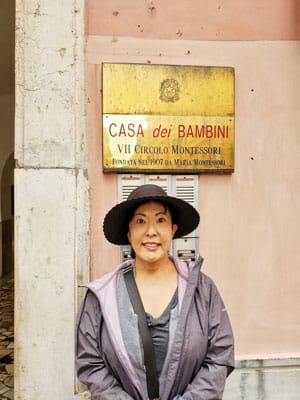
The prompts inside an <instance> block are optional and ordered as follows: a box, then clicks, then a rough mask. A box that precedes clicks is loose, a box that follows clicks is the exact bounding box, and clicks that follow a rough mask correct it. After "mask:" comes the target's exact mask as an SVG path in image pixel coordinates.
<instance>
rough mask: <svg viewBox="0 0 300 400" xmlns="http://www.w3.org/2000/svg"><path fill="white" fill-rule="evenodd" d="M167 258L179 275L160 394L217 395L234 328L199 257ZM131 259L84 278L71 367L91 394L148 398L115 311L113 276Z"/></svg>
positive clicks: (108, 398) (164, 397) (176, 397)
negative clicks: (88, 280) (90, 279)
mask: <svg viewBox="0 0 300 400" xmlns="http://www.w3.org/2000/svg"><path fill="white" fill-rule="evenodd" d="M172 260H173V262H174V263H175V265H176V268H177V271H178V276H179V278H178V310H179V314H178V320H177V325H176V330H175V334H174V335H173V339H172V343H171V345H170V346H169V351H168V353H169V354H168V355H167V357H166V360H167V361H166V363H167V365H165V367H164V370H163V374H164V376H163V378H162V381H163V385H161V386H160V399H161V400H193V399H195V400H219V399H222V395H223V390H224V386H225V380H226V377H227V376H228V375H229V373H230V372H231V371H232V370H233V368H234V348H233V347H234V345H233V334H232V330H231V326H230V321H229V318H228V315H227V312H226V309H225V307H224V304H223V301H222V299H221V297H220V295H219V293H218V290H217V288H216V286H215V284H214V283H213V281H212V280H211V279H210V278H209V277H208V276H206V275H205V274H203V273H202V272H201V265H202V261H203V259H202V258H201V257H200V258H199V259H198V260H197V261H196V262H195V263H189V264H187V263H185V262H183V261H181V260H179V259H177V258H172ZM133 262H134V261H133V260H129V261H126V262H125V263H123V264H121V265H120V266H119V267H118V268H117V269H116V270H115V271H113V272H112V273H109V274H106V275H105V276H103V277H102V278H100V279H98V280H96V281H94V282H91V283H90V284H88V285H87V288H88V289H89V290H88V292H87V295H86V297H85V300H84V302H83V304H82V306H81V309H80V310H79V313H78V318H77V340H76V368H77V374H78V378H79V380H80V381H82V382H83V383H84V384H86V385H87V386H88V388H89V390H90V391H91V395H92V400H129V399H131V400H146V399H147V398H148V397H147V394H146V393H145V389H144V385H143V384H142V382H141V379H140V374H139V373H138V372H137V371H136V369H135V368H134V366H133V365H132V363H131V360H130V358H129V356H128V353H127V351H126V343H124V341H123V337H122V331H121V326H120V319H119V313H118V311H119V309H118V300H117V287H118V282H119V279H120V277H121V276H122V269H124V268H126V267H128V265H129V264H131V263H133ZM170 337H171V335H170ZM160 382H161V380H160Z"/></svg>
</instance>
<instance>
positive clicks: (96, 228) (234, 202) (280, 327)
mask: <svg viewBox="0 0 300 400" xmlns="http://www.w3.org/2000/svg"><path fill="white" fill-rule="evenodd" d="M135 3H136V5H135ZM182 3H183V2H179V1H175V2H173V3H172V4H173V7H172V10H168V9H167V8H166V5H164V4H163V5H162V6H159V8H157V7H158V6H155V7H156V8H155V11H151V12H150V10H148V9H149V7H151V4H152V3H151V2H147V3H142V4H143V9H139V4H140V2H132V1H131V2H127V1H119V2H118V1H111V2H103V1H91V0H89V1H87V17H88V18H87V20H88V24H87V33H88V35H87V47H86V77H87V99H88V100H87V115H88V132H89V142H90V169H89V175H90V182H91V240H92V243H91V261H92V277H93V278H94V277H96V276H99V275H102V274H103V273H104V272H106V271H108V270H111V269H112V267H113V266H114V265H115V264H116V263H117V262H118V258H119V257H118V256H119V253H118V247H117V246H115V249H114V250H112V247H114V246H111V245H109V244H108V243H107V242H106V241H105V239H104V237H103V234H102V221H103V217H104V215H105V213H106V211H107V209H108V208H110V207H111V205H113V204H114V203H115V202H116V196H117V187H116V176H115V174H103V173H102V169H101V163H102V159H101V157H102V156H101V151H102V148H101V146H102V144H101V63H102V62H108V61H109V62H130V63H134V62H139V63H147V62H150V63H153V64H156V63H157V64H158V63H160V64H178V65H185V64H187V65H207V66H212V65H214V66H218V65H219V66H232V67H234V68H235V77H236V78H235V79H236V82H235V83H236V115H235V116H236V127H235V131H236V143H235V155H236V170H235V172H234V173H233V174H232V175H212V174H206V175H205V174H202V175H200V176H199V209H200V213H201V227H200V248H201V254H202V255H203V256H204V258H205V266H204V270H205V272H206V273H207V274H209V275H210V276H212V277H213V279H214V280H215V281H216V283H217V285H218V287H219V289H220V291H221V293H222V295H223V297H224V300H225V302H226V304H227V306H228V310H229V313H230V316H231V319H232V323H233V327H234V331H235V335H236V347H237V355H238V357H242V358H243V357H256V356H258V357H272V356H276V355H279V356H280V355H282V356H283V355H292V356H293V355H296V354H297V352H299V333H300V321H299V318H297V315H298V307H299V304H300V291H299V287H300V272H299V268H298V266H299V262H300V246H299V237H300V224H299V222H300V221H299V215H300V202H299V195H300V184H299V182H300V168H299V164H298V158H299V154H300V140H299V132H300V117H299V115H300V112H299V104H300V91H299V87H300V69H299V65H300V52H299V49H300V42H299V41H296V40H294V41H286V40H280V41H278V39H287V38H289V39H297V36H298V38H299V28H298V31H297V30H296V28H295V24H294V21H295V18H296V10H294V11H293V12H292V10H293V9H295V8H296V6H295V4H296V1H295V2H292V1H276V2H272V9H271V10H267V9H266V7H265V6H264V4H266V3H267V2H266V1H265V2H259V1H248V2H246V1H244V2H239V1H233V0H232V1H230V2H227V5H228V4H230V5H231V7H229V6H228V7H227V8H226V9H224V8H223V7H222V8H221V9H220V10H218V4H219V3H218V2H215V1H210V2H206V1H202V2H184V4H189V3H190V4H191V7H192V6H193V4H194V6H193V7H195V5H196V6H197V9H196V10H195V9H194V10H193V11H192V12H189V13H188V12H184V11H180V5H181V4H182ZM240 3H243V9H241V6H240ZM246 3H248V6H246V5H245V4H246ZM268 3H269V2H268ZM118 4H119V6H118ZM153 4H154V3H153ZM235 4H236V6H235ZM200 5H201V7H200ZM283 6H284V7H283ZM170 8H171V7H170ZM189 10H190V8H189ZM204 10H206V11H205V12H204ZM213 10H215V12H214V11H213ZM257 10H260V12H258V11H257ZM100 11H101V12H100ZM117 12H118V14H117ZM171 12H172V14H170V13H171ZM217 12H219V14H216V13H217ZM153 13H154V15H153ZM255 13H256V15H257V18H255V17H254V16H253V15H255ZM197 14H199V15H201V19H203V20H204V19H205V21H206V29H205V34H206V36H205V37H204V36H201V35H202V34H203V35H204V33H203V32H202V30H201V29H199V27H200V25H201V24H198V23H197V24H196V23H194V22H193V18H195V15H197ZM174 15H182V16H183V19H184V20H182V21H181V22H180V25H179V23H178V26H179V27H180V29H181V31H182V32H183V35H182V36H180V38H178V37H177V35H176V32H175V31H174V27H175V25H176V24H175V22H174V21H180V18H178V17H176V18H175V17H174ZM217 15H218V17H217ZM263 15H264V17H263ZM271 15H272V18H271ZM281 15H284V16H285V18H284V17H280V16H281ZM125 16H127V17H125ZM204 16H205V18H204ZM229 16H231V20H230V18H229ZM250 16H251V18H250ZM126 18H127V19H126ZM199 18H200V17H199ZM154 20H155V21H158V20H160V21H163V20H164V24H162V23H161V24H157V28H156V29H155V30H154V28H155V23H154ZM228 20H230V23H228ZM113 21H119V23H120V24H119V25H117V24H116V23H115V22H113ZM125 21H126V23H125ZM134 21H135V22H134ZM136 21H138V23H137V22H136ZM216 21H217V25H216ZM226 21H227V23H226ZM273 21H274V23H273ZM267 22H269V23H267ZM138 24H139V25H140V26H141V27H143V29H144V32H143V33H142V32H138V29H137V25H138ZM252 24H253V25H252ZM254 24H255V26H254ZM238 26H239V27H240V30H239V29H236V28H237V27H238ZM185 27H187V28H185ZM217 27H218V28H217ZM217 30H218V31H219V32H220V37H216V38H215V39H217V40H216V41H210V40H211V39H213V38H214V37H213V34H215V32H217ZM134 31H135V33H134ZM187 32H189V33H187ZM239 32H240V33H239ZM230 35H231V36H230ZM256 35H257V36H256ZM165 38H167V39H168V40H165ZM173 39H174V40H173ZM178 39H179V40H178ZM187 39H193V40H187ZM194 39H198V40H194ZM200 39H201V40H200ZM202 39H207V40H209V41H207V40H206V41H205V40H202ZM219 39H221V40H219ZM229 39H235V40H234V41H230V40H229ZM237 39H238V40H237ZM256 39H272V41H270V40H269V41H257V40H256ZM298 356H299V353H298Z"/></svg>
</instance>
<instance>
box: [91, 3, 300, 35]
mask: <svg viewBox="0 0 300 400" xmlns="http://www.w3.org/2000/svg"><path fill="white" fill-rule="evenodd" d="M86 8H87V18H88V23H87V33H88V34H89V35H99V36H130V37H136V38H155V39H192V40H295V39H300V24H299V21H300V3H299V1H298V0H273V1H270V0H243V1H240V0H226V1H220V0H201V1H195V0H185V1H181V0H173V1H172V2H171V3H170V2H168V1H161V2H155V1H140V0H123V1H120V0H110V1H106V0H87V1H86Z"/></svg>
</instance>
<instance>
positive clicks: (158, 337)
mask: <svg viewBox="0 0 300 400" xmlns="http://www.w3.org/2000/svg"><path fill="white" fill-rule="evenodd" d="M177 303H178V290H177V289H176V291H175V293H174V295H173V297H172V299H171V301H170V303H169V305H168V306H167V308H166V309H165V311H164V312H163V313H162V315H161V316H160V317H158V318H153V317H152V316H151V315H150V314H148V313H146V317H147V322H148V326H149V328H150V332H151V336H152V341H153V347H154V354H155V362H156V369H157V374H158V376H159V375H160V374H161V371H162V369H163V366H164V362H165V358H166V354H167V351H168V343H169V321H170V314H171V310H172V308H175V307H176V305H177Z"/></svg>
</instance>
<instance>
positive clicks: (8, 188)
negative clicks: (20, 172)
mask: <svg viewBox="0 0 300 400" xmlns="http://www.w3.org/2000/svg"><path fill="white" fill-rule="evenodd" d="M0 202H1V244H2V246H1V247H0V248H1V260H2V262H1V264H2V268H0V277H1V276H5V275H7V274H9V273H10V272H12V271H13V270H14V155H13V153H12V154H11V155H10V156H9V157H8V159H7V160H6V163H5V164H4V168H3V171H2V175H1V197H0Z"/></svg>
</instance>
